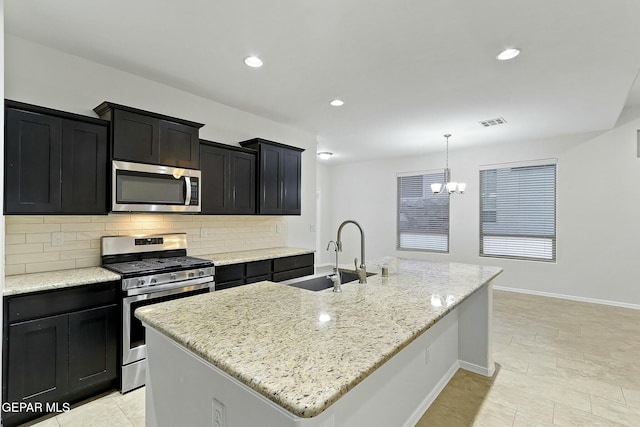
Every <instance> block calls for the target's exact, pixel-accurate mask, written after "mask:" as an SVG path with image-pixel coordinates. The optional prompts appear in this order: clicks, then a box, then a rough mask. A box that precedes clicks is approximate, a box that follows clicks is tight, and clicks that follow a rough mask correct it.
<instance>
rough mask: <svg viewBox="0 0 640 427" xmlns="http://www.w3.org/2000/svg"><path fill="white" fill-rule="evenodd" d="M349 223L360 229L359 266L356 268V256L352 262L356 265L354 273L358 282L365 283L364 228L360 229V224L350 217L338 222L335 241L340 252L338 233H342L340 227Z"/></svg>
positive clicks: (340, 241) (340, 245) (340, 244)
mask: <svg viewBox="0 0 640 427" xmlns="http://www.w3.org/2000/svg"><path fill="white" fill-rule="evenodd" d="M349 223H351V224H353V225H355V226H356V227H358V230H360V268H358V258H356V259H355V260H354V263H355V265H356V273H358V279H359V280H358V282H360V283H367V266H366V265H365V260H364V230H363V229H362V227H361V226H360V224H358V223H357V222H356V221H354V220H352V219H348V220H346V221H343V222H342V224H340V227H338V237H337V238H336V242H335V243H336V246H337V249H338V251H340V252H342V240H340V235H341V234H342V228H343V227H344V226H345V225H347V224H349ZM336 256H337V252H336Z"/></svg>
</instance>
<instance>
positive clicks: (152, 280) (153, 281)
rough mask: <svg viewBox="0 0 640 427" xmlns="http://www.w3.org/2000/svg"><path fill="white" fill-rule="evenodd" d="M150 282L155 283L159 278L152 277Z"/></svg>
mask: <svg viewBox="0 0 640 427" xmlns="http://www.w3.org/2000/svg"><path fill="white" fill-rule="evenodd" d="M150 283H151V284H152V285H153V284H155V283H158V279H156V278H155V277H153V278H151V281H150Z"/></svg>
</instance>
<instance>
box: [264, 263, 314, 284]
mask: <svg viewBox="0 0 640 427" xmlns="http://www.w3.org/2000/svg"><path fill="white" fill-rule="evenodd" d="M313 270H314V268H313V266H310V267H303V268H298V269H295V270H288V271H282V272H280V273H273V281H274V282H282V281H284V280H289V279H295V278H296V277H302V276H309V275H311V274H313V272H314V271H313Z"/></svg>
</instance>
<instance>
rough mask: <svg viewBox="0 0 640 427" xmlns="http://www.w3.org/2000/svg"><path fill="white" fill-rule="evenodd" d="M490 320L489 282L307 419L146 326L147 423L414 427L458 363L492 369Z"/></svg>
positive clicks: (151, 426)
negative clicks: (322, 409)
mask: <svg viewBox="0 0 640 427" xmlns="http://www.w3.org/2000/svg"><path fill="white" fill-rule="evenodd" d="M491 322H492V286H491V282H489V283H486V284H485V285H483V286H482V287H480V288H479V289H478V290H477V291H476V292H474V293H473V294H472V295H470V296H469V297H468V298H467V299H465V300H464V301H463V302H462V303H461V304H460V305H458V306H457V307H456V308H455V309H453V310H452V311H451V312H449V313H448V314H446V315H445V316H444V317H443V318H441V319H440V320H438V322H437V323H436V324H435V325H433V326H432V327H431V328H429V329H428V330H427V331H426V332H425V333H423V334H422V335H421V336H419V337H417V338H416V339H415V340H414V341H412V342H411V343H410V344H409V345H407V346H406V347H405V348H403V349H402V350H400V352H399V353H397V354H396V355H394V356H393V357H392V358H391V359H389V360H388V361H387V362H386V363H384V364H383V365H382V366H380V367H379V368H378V369H376V370H375V371H374V372H373V373H371V374H370V375H369V376H368V377H366V378H365V379H364V380H362V381H361V382H360V383H359V384H357V385H356V386H355V387H354V388H353V389H351V390H350V391H348V392H347V393H346V394H345V395H343V396H342V397H340V398H339V399H338V400H337V401H336V402H335V403H333V404H331V405H330V406H329V407H328V408H327V409H326V410H325V411H323V412H322V413H320V414H319V415H317V416H315V417H311V418H301V417H298V416H296V415H294V414H292V413H291V412H289V411H287V410H285V409H284V408H282V407H280V406H279V405H277V404H276V403H274V402H272V401H271V400H269V399H268V398H266V397H265V396H263V395H261V394H258V393H257V392H256V391H254V390H253V389H251V388H250V387H248V386H247V385H245V384H243V383H241V382H240V381H238V380H236V379H235V378H232V377H231V376H230V375H228V374H227V373H225V372H223V371H222V370H220V369H218V368H216V367H215V366H213V365H212V364H211V363H209V362H207V361H205V360H203V359H202V358H200V357H199V356H197V355H195V354H193V353H192V352H190V351H189V350H188V349H186V348H185V347H183V346H181V345H179V344H178V343H176V342H175V341H173V340H172V339H170V338H168V337H167V336H165V335H163V334H161V333H159V332H158V331H156V330H155V329H153V328H152V327H149V326H147V361H148V370H147V379H146V381H147V382H146V425H147V427H156V426H157V427H175V426H191V427H199V426H214V427H256V426H261V427H294V426H296V427H353V426H381V427H388V426H407V427H413V426H414V425H415V424H416V422H417V421H418V420H419V419H420V417H421V416H422V415H423V413H424V412H425V411H426V410H427V408H428V407H429V406H430V405H431V403H432V402H433V401H434V400H435V398H436V397H437V396H438V394H439V393H440V392H441V391H442V389H443V388H444V387H445V386H446V384H447V382H448V381H449V380H450V379H451V377H452V376H453V375H454V374H455V372H456V371H457V369H458V368H463V369H466V370H469V371H472V372H476V373H479V374H482V375H485V376H492V375H493V373H494V364H493V359H492V356H491V353H492V349H491ZM274 363H277V361H274ZM336 363H340V361H339V360H336Z"/></svg>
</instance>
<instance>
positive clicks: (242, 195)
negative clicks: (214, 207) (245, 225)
mask: <svg viewBox="0 0 640 427" xmlns="http://www.w3.org/2000/svg"><path fill="white" fill-rule="evenodd" d="M229 163H230V175H231V189H230V190H231V191H230V198H231V209H230V212H229V213H232V214H236V215H251V214H255V213H256V156H255V154H251V153H242V152H236V151H232V152H231V156H230V159H229Z"/></svg>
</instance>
